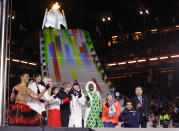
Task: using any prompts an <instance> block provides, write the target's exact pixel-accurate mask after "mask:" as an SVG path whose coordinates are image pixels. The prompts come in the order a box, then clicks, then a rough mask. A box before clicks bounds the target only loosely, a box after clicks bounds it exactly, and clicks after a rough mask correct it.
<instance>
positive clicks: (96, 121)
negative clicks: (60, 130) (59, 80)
mask: <svg viewBox="0 0 179 131" xmlns="http://www.w3.org/2000/svg"><path fill="white" fill-rule="evenodd" d="M20 79H21V82H20V83H19V84H17V85H16V86H14V87H13V89H12V93H11V98H10V100H11V101H14V102H15V104H14V105H13V106H12V109H11V111H10V117H9V125H26V126H44V125H46V124H47V123H46V120H48V126H49V127H87V128H94V127H115V126H117V125H118V122H119V121H121V122H124V124H123V126H124V127H139V125H140V124H141V127H146V124H147V121H148V116H149V111H148V110H149V109H148V99H147V97H146V96H145V95H142V88H141V87H137V88H136V89H135V92H136V96H135V97H133V98H132V99H131V101H127V102H126V108H125V109H124V111H123V112H122V113H120V105H119V102H118V101H117V100H116V99H115V97H114V93H113V92H109V93H108V94H107V96H106V99H105V100H104V101H103V100H102V98H101V95H100V92H98V91H97V89H96V84H95V83H94V82H93V81H89V82H87V83H86V85H85V89H86V94H84V93H83V91H82V89H81V88H80V84H79V83H78V81H74V82H73V85H72V86H71V85H70V84H69V83H67V82H64V83H63V87H61V88H60V89H59V88H58V87H52V79H51V78H50V77H44V78H43V80H42V78H41V75H40V74H34V75H33V80H31V81H30V82H29V74H27V73H22V74H21V75H20ZM83 107H85V115H84V117H83V113H82V112H83Z"/></svg>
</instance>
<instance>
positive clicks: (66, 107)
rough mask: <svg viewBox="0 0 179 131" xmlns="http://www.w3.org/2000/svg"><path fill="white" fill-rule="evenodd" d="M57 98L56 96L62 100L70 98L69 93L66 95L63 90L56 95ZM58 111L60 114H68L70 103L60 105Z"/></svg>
mask: <svg viewBox="0 0 179 131" xmlns="http://www.w3.org/2000/svg"><path fill="white" fill-rule="evenodd" d="M57 96H58V98H59V99H61V100H63V99H65V98H67V97H70V96H71V94H70V93H68V94H66V92H64V91H63V89H60V91H59V93H58V94H57ZM60 110H61V112H63V111H65V112H70V101H69V102H67V103H64V104H62V105H60Z"/></svg>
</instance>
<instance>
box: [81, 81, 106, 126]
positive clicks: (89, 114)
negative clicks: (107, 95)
mask: <svg viewBox="0 0 179 131" xmlns="http://www.w3.org/2000/svg"><path fill="white" fill-rule="evenodd" d="M85 89H86V92H87V93H86V95H85V105H86V107H87V108H86V112H85V118H84V127H87V128H95V127H103V123H102V119H101V118H102V98H101V96H100V93H99V92H98V91H97V89H96V84H95V83H94V82H93V81H89V82H88V83H87V84H86V85H85Z"/></svg>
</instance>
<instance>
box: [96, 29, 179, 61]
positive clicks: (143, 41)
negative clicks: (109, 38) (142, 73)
mask: <svg viewBox="0 0 179 131" xmlns="http://www.w3.org/2000/svg"><path fill="white" fill-rule="evenodd" d="M178 34H179V32H178V31H171V32H166V33H160V34H159V33H157V34H150V35H147V34H146V37H143V38H140V39H139V40H133V39H129V40H127V41H121V42H120V43H118V44H112V45H111V47H108V48H107V50H106V51H105V55H103V56H101V57H102V59H104V62H105V63H106V62H114V61H126V60H135V59H141V58H150V57H157V56H162V55H173V54H176V53H178V50H177V49H178V44H177V42H178V41H179V38H178ZM99 54H100V53H99ZM111 58H113V59H111Z"/></svg>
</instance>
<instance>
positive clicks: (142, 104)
mask: <svg viewBox="0 0 179 131" xmlns="http://www.w3.org/2000/svg"><path fill="white" fill-rule="evenodd" d="M135 94H136V95H135V96H134V97H133V98H132V99H131V101H132V105H133V107H134V108H136V109H139V112H140V113H139V114H140V120H139V123H140V125H141V128H147V122H148V120H149V101H148V98H147V96H146V95H143V90H142V87H140V86H138V87H136V89H135Z"/></svg>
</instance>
